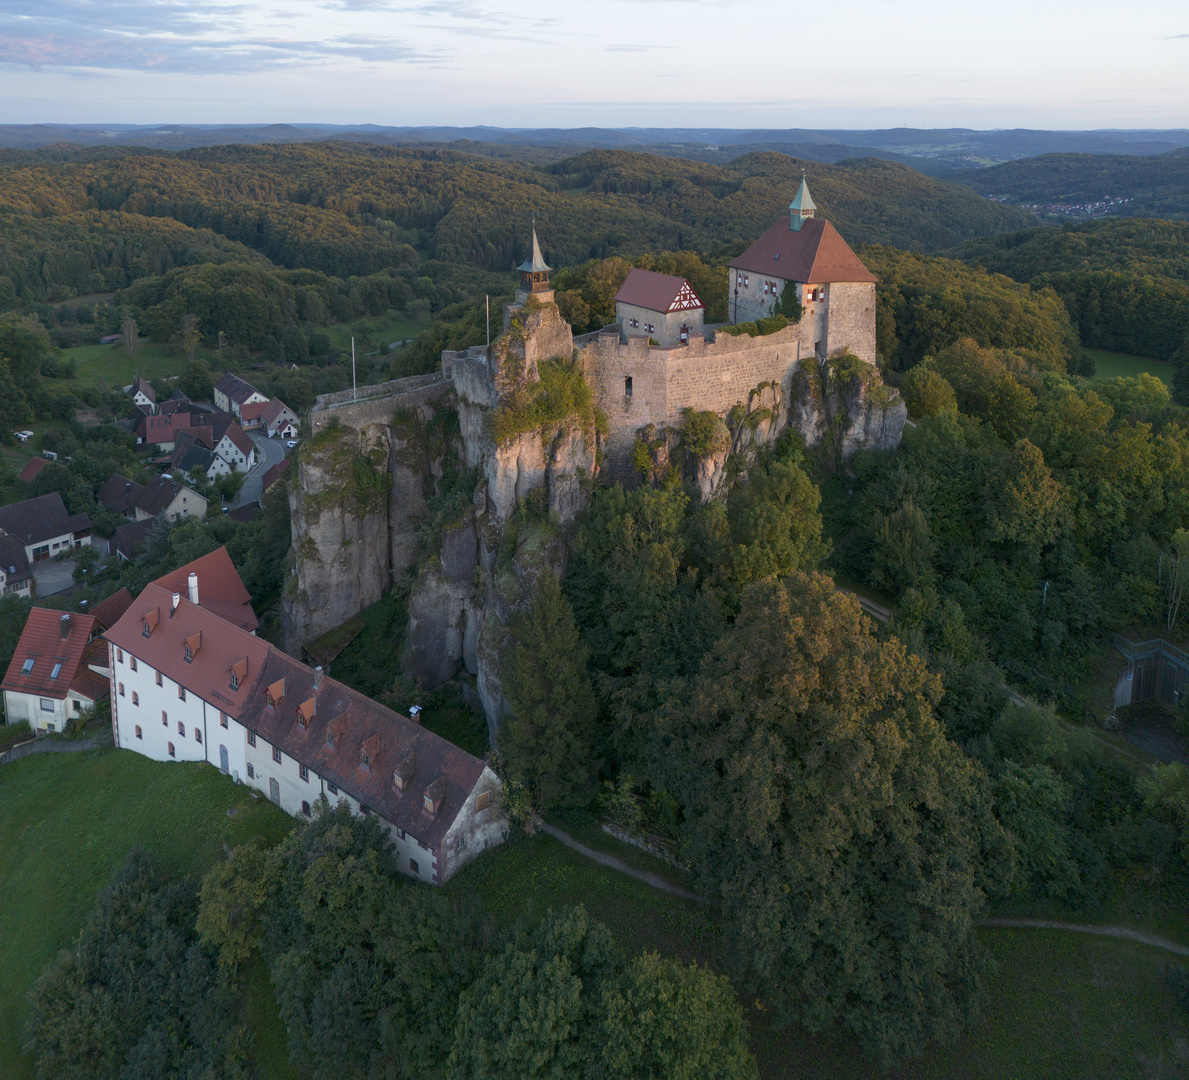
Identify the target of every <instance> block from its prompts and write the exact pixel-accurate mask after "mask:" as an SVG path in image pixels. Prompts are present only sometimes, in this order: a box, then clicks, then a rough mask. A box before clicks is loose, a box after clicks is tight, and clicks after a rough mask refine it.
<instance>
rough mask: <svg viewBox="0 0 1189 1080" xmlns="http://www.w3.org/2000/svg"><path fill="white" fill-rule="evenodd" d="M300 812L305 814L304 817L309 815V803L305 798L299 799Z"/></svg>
mask: <svg viewBox="0 0 1189 1080" xmlns="http://www.w3.org/2000/svg"><path fill="white" fill-rule="evenodd" d="M301 812H302V813H303V814H305V816H306V817H309V816H310V804H309V803H308V802H306V801H305V799H302V800H301Z"/></svg>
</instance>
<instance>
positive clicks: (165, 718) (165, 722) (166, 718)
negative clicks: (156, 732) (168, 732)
mask: <svg viewBox="0 0 1189 1080" xmlns="http://www.w3.org/2000/svg"><path fill="white" fill-rule="evenodd" d="M168 725H169V713H167V712H166V711H165V710H164V709H162V710H161V726H162V727H167V726H168Z"/></svg>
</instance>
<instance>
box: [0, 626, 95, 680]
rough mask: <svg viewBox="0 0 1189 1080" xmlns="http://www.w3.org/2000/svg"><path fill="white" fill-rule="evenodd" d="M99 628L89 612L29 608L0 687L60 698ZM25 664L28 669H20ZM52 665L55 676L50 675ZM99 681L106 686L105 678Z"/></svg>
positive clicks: (72, 678) (76, 671)
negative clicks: (56, 672)
mask: <svg viewBox="0 0 1189 1080" xmlns="http://www.w3.org/2000/svg"><path fill="white" fill-rule="evenodd" d="M99 629H100V628H99V624H98V623H97V622H96V621H95V617H94V616H93V615H79V614H77V613H71V612H63V611H51V610H50V609H49V608H37V607H35V608H33V610H32V611H30V612H29V618H28V619H27V620H26V621H25V629H24V630H22V631H21V638H20V641H19V642H17V647H16V652H14V653H13V654H12V661H11V663H9V665H8V672H7V674H6V675H5V676H4V682H3V683H2V684H0V686H2V687H3V689H5V690H11V691H13V692H14V693H18V694H41V695H44V696H45V697H51V698H58V699H59V700H60V699H62V698H64V697H65V696H66V692H67V691H68V690H69V689H70V685H71V683H72V682H73V681H74V679H76V678H77V677H78V674H79V668H80V667H85V666H86V665H85V664H84V663H83V657H84V656H85V655H86V652H87V647H88V646H89V645H90V643H91V635H92V634H94V633H97V632H98V630H99ZM63 630H65V635H63ZM30 661H32V663H31V664H30V663H29V662H30ZM59 664H60V665H61V666H60V667H58V665H59ZM26 666H28V667H29V670H28V671H25V670H24V669H25V668H26ZM56 667H57V671H58V677H57V678H53V677H52V676H53V674H54V669H55V668H56ZM103 682H104V686H105V687H106V683H107V680H106V679H105V680H103ZM87 696H88V697H90V696H91V695H90V694H88V695H87ZM92 700H95V698H92Z"/></svg>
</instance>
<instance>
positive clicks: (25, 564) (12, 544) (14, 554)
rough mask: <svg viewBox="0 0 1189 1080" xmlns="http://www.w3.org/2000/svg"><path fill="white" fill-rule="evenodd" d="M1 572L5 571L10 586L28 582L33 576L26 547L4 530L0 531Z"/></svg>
mask: <svg viewBox="0 0 1189 1080" xmlns="http://www.w3.org/2000/svg"><path fill="white" fill-rule="evenodd" d="M0 570H3V571H4V574H5V577H6V578H7V579H8V583H9V584H12V583H13V582H14V581H27V580H28V579H29V578H30V577H32V576H33V575H32V571H30V569H29V559H28V558H27V557H26V555H25V545H24V544H22V543H21V542H20V540H18V539H17V538H16V537H15V536H9V535H8V533H6V532H4V531H3V530H0Z"/></svg>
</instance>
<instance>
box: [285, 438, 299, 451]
mask: <svg viewBox="0 0 1189 1080" xmlns="http://www.w3.org/2000/svg"><path fill="white" fill-rule="evenodd" d="M285 445H286V446H287V447H289V449H290V450H292V449H293V448H294V447H295V446H296V445H297V440H296V439H290V440H289V441H288V442H287V443H285Z"/></svg>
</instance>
